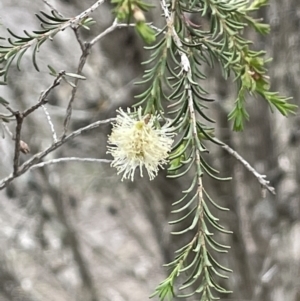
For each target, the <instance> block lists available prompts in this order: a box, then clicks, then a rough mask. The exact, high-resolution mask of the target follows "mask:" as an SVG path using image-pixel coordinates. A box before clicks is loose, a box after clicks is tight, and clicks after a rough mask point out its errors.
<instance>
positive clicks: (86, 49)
mask: <svg viewBox="0 0 300 301" xmlns="http://www.w3.org/2000/svg"><path fill="white" fill-rule="evenodd" d="M90 50H91V45H90V44H89V43H86V44H85V47H84V50H83V52H82V54H81V57H80V60H79V65H78V68H77V72H76V74H78V75H81V73H82V69H83V67H84V65H85V63H86V59H87V57H88V55H89V53H90ZM78 83H79V78H75V80H74V87H73V88H72V92H71V97H70V99H69V102H68V107H67V110H66V117H65V120H64V130H63V134H62V137H64V136H66V134H67V131H68V128H69V124H70V120H71V116H72V108H73V102H74V100H75V96H76V93H77V87H78Z"/></svg>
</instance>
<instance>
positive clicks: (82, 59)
mask: <svg viewBox="0 0 300 301" xmlns="http://www.w3.org/2000/svg"><path fill="white" fill-rule="evenodd" d="M128 26H135V24H126V23H120V24H119V23H118V22H117V19H115V20H114V22H113V24H112V25H111V26H110V27H108V28H107V29H106V30H104V31H103V32H101V33H100V34H99V35H98V36H96V37H95V38H94V39H92V40H91V41H90V42H87V43H85V44H83V43H82V41H81V39H80V36H79V34H78V31H77V28H76V27H74V28H73V30H74V33H75V36H76V39H77V41H78V43H79V45H80V47H81V50H82V54H81V57H80V60H79V65H78V68H77V74H79V75H80V74H81V73H82V70H83V67H84V65H85V63H86V60H87V57H88V55H89V54H90V51H91V48H92V47H93V46H94V45H95V43H96V42H98V41H99V40H100V39H102V38H103V37H104V36H106V35H107V34H108V33H110V32H112V31H114V30H115V29H116V28H122V27H128ZM78 82H79V79H78V78H76V79H75V81H74V85H75V86H74V87H73V89H72V92H71V97H70V99H69V102H68V107H67V110H66V117H65V120H64V130H63V134H62V136H65V135H66V134H67V131H68V128H69V125H70V120H71V116H72V109H73V103H74V100H75V96H76V93H77V85H78Z"/></svg>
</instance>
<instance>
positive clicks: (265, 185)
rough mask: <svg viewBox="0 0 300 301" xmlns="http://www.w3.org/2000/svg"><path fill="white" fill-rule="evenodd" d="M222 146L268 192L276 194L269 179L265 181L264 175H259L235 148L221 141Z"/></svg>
mask: <svg viewBox="0 0 300 301" xmlns="http://www.w3.org/2000/svg"><path fill="white" fill-rule="evenodd" d="M222 148H223V149H225V150H226V151H227V152H228V153H229V154H230V155H231V156H233V157H234V158H236V159H237V160H238V161H239V162H241V163H242V164H243V165H244V166H245V168H246V169H248V170H249V171H250V172H251V173H252V174H253V175H254V176H255V177H256V179H257V180H258V182H259V183H260V184H261V186H262V187H263V188H265V189H267V190H268V191H269V192H270V193H272V194H274V195H275V194H276V192H275V188H274V187H272V186H270V185H269V183H270V181H267V180H266V179H265V178H266V176H265V175H261V174H260V173H258V172H257V171H256V170H255V168H254V167H252V166H251V165H250V164H249V163H248V162H247V161H246V160H245V159H244V158H243V157H242V156H241V155H239V154H238V153H237V152H236V151H235V150H233V149H232V148H231V147H230V146H228V145H227V144H225V143H223V145H222Z"/></svg>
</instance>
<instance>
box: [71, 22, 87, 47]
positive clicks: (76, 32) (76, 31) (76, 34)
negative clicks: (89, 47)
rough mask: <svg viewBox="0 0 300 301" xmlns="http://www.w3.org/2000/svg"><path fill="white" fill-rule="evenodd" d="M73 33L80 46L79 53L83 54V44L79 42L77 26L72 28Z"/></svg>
mask: <svg viewBox="0 0 300 301" xmlns="http://www.w3.org/2000/svg"><path fill="white" fill-rule="evenodd" d="M73 31H74V34H75V37H76V40H77V42H78V44H79V46H80V49H81V52H84V47H85V45H84V42H83V41H82V40H81V37H80V35H79V31H78V26H77V27H74V28H73Z"/></svg>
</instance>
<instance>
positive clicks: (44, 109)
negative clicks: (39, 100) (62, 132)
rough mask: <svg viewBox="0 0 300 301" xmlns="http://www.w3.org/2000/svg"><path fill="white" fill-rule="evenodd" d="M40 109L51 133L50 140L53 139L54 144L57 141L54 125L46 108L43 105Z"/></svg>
mask: <svg viewBox="0 0 300 301" xmlns="http://www.w3.org/2000/svg"><path fill="white" fill-rule="evenodd" d="M42 109H43V111H44V113H45V115H46V118H47V121H48V124H49V126H50V129H51V133H52V138H53V142H56V141H57V135H56V131H55V128H54V124H53V122H52V119H51V116H50V114H49V112H48V110H47V108H46V107H45V106H44V105H42Z"/></svg>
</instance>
